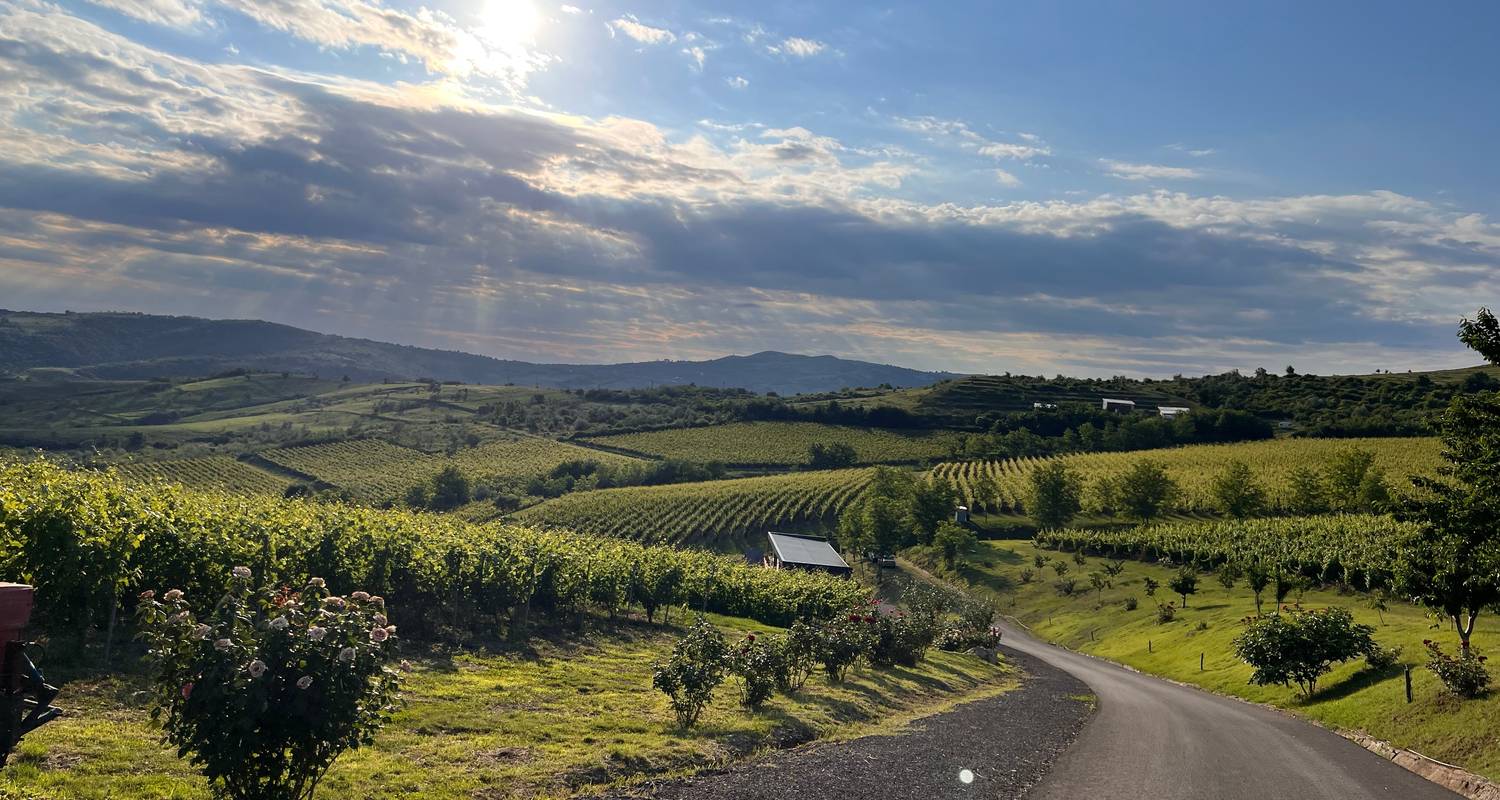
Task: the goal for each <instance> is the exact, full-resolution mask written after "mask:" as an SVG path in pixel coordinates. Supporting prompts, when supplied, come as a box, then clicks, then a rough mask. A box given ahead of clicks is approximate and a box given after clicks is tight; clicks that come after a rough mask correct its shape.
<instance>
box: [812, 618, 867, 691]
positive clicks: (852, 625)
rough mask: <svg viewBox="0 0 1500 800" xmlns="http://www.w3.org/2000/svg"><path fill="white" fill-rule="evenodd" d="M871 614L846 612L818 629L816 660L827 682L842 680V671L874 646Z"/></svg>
mask: <svg viewBox="0 0 1500 800" xmlns="http://www.w3.org/2000/svg"><path fill="white" fill-rule="evenodd" d="M875 623H876V617H875V615H873V614H870V615H860V614H850V615H849V616H847V617H843V618H837V619H833V620H830V621H829V622H827V623H824V625H823V627H822V628H820V629H819V634H820V635H819V638H818V660H819V661H820V662H822V664H823V672H824V674H826V675H827V676H828V681H829V682H830V683H839V682H841V681H843V680H844V673H845V672H847V671H848V670H849V667H851V666H853V665H854V662H856V661H858V660H859V659H860V657H861V656H864V655H867V654H868V653H869V652H870V651H871V650H872V649H873V648H874V645H875Z"/></svg>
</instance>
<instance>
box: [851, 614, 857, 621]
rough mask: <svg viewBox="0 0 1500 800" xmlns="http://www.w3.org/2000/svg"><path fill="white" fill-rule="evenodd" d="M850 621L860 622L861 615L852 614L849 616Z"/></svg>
mask: <svg viewBox="0 0 1500 800" xmlns="http://www.w3.org/2000/svg"><path fill="white" fill-rule="evenodd" d="M849 621H850V622H859V615H858V614H850V615H849Z"/></svg>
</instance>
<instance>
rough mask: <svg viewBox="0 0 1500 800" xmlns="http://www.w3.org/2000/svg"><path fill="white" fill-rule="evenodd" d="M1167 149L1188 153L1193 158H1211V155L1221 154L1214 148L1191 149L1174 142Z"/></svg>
mask: <svg viewBox="0 0 1500 800" xmlns="http://www.w3.org/2000/svg"><path fill="white" fill-rule="evenodd" d="M1167 149H1168V150H1176V151H1177V152H1179V153H1187V154H1188V155H1190V156H1192V157H1193V158H1204V157H1206V156H1211V155H1214V154H1215V153H1217V152H1219V151H1218V150H1215V149H1214V148H1212V147H1203V148H1191V147H1188V146H1187V145H1185V144H1182V143H1180V142H1174V143H1172V144H1169V145H1167Z"/></svg>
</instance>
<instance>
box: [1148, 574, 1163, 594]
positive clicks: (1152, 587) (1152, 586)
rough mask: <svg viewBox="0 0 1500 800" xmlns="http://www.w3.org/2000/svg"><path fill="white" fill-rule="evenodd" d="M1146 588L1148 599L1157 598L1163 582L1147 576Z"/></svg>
mask: <svg viewBox="0 0 1500 800" xmlns="http://www.w3.org/2000/svg"><path fill="white" fill-rule="evenodd" d="M1145 586H1146V596H1147V597H1155V596H1156V590H1157V589H1160V588H1161V582H1160V581H1158V580H1157V579H1155V578H1153V577H1151V576H1150V575H1147V576H1146V583H1145Z"/></svg>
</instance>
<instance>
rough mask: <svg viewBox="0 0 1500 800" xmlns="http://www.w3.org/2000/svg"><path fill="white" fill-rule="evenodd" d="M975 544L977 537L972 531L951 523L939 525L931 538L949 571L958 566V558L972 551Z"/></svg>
mask: <svg viewBox="0 0 1500 800" xmlns="http://www.w3.org/2000/svg"><path fill="white" fill-rule="evenodd" d="M977 542H978V537H976V536H975V535H974V532H973V531H971V530H969V529H968V528H965V527H964V526H962V525H959V524H957V523H953V522H942V523H939V525H938V528H937V533H936V534H935V535H934V536H933V538H932V543H933V544H934V545H936V546H937V547H938V549H939V550H941V551H942V553H943V563H944V564H946V565H947V566H948V568H949V569H953V568H954V566H956V565H957V564H958V557H959V556H961V555H965V554H967V553H969V552H970V551H972V550H973V549H974V545H975V544H976V543H977Z"/></svg>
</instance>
